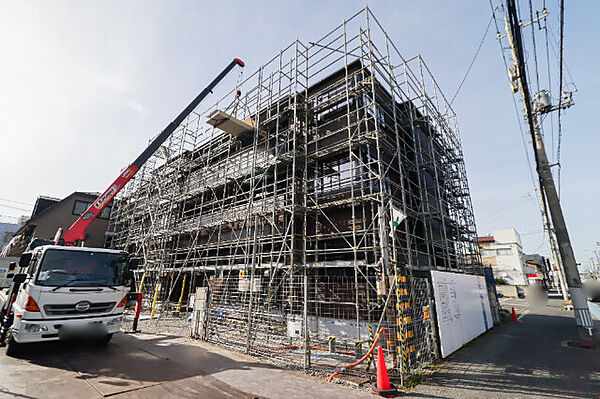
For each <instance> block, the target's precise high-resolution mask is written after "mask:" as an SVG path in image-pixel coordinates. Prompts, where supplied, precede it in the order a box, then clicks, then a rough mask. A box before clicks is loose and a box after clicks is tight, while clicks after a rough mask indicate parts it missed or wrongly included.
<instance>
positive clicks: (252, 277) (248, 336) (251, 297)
mask: <svg viewBox="0 0 600 399" xmlns="http://www.w3.org/2000/svg"><path fill="white" fill-rule="evenodd" d="M257 233H258V214H255V215H254V242H253V243H252V268H251V269H250V299H249V301H248V326H247V329H246V353H250V334H251V332H252V305H253V302H254V301H253V299H254V268H255V267H256V241H257V237H258V236H257Z"/></svg>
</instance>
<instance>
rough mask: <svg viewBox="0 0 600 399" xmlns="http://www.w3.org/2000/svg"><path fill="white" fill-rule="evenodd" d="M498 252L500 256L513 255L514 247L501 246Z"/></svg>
mask: <svg viewBox="0 0 600 399" xmlns="http://www.w3.org/2000/svg"><path fill="white" fill-rule="evenodd" d="M496 251H497V252H498V256H511V255H512V249H510V248H499V249H497V250H496Z"/></svg>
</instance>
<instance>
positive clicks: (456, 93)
mask: <svg viewBox="0 0 600 399" xmlns="http://www.w3.org/2000/svg"><path fill="white" fill-rule="evenodd" d="M493 19H494V16H493V15H492V17H491V18H490V20H489V21H488V23H487V26H486V28H485V32H483V37H482V38H481V41H480V42H479V46H477V50H475V55H474V56H473V59H472V60H471V63H470V64H469V67H468V68H467V72H466V73H465V76H464V77H463V79H462V81H461V82H460V84H459V85H458V88H457V89H456V92H455V93H454V96H452V100H450V105H452V103H453V102H454V99H455V98H456V96H457V95H458V93H459V92H460V89H461V88H462V86H463V83H465V80H467V76H469V72H471V68H472V67H473V64H474V63H475V60H476V59H477V56H478V55H479V50H481V46H483V42H484V41H485V38H486V37H487V33H488V31H489V30H490V26H491V25H492V20H493Z"/></svg>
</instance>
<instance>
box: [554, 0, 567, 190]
mask: <svg viewBox="0 0 600 399" xmlns="http://www.w3.org/2000/svg"><path fill="white" fill-rule="evenodd" d="M564 30H565V1H564V0H560V56H559V57H560V58H559V59H560V62H559V72H558V80H559V82H558V95H559V97H558V98H559V100H558V103H559V104H558V148H557V153H556V162H557V163H558V197H559V198H560V169H561V166H560V144H561V140H562V123H561V119H560V110H561V108H562V107H561V106H560V101H561V99H562V88H563V41H564V37H565V35H564Z"/></svg>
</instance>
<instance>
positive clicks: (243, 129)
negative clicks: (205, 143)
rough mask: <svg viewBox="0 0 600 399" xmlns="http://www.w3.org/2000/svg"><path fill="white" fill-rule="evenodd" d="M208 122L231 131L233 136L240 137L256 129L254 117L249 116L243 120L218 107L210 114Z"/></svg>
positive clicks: (228, 131)
mask: <svg viewBox="0 0 600 399" xmlns="http://www.w3.org/2000/svg"><path fill="white" fill-rule="evenodd" d="M248 122H249V123H248ZM206 123H208V124H209V125H211V126H214V127H216V128H217V129H220V130H222V131H224V132H226V133H229V134H230V135H232V136H233V137H240V136H242V135H244V134H246V133H250V132H252V131H254V123H253V122H252V119H250V118H249V119H247V120H246V121H241V120H239V119H236V118H234V117H233V116H231V115H229V114H228V113H226V112H223V111H221V110H218V109H216V110H214V111H213V112H211V113H210V114H209V115H208V119H207V121H206Z"/></svg>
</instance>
